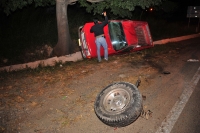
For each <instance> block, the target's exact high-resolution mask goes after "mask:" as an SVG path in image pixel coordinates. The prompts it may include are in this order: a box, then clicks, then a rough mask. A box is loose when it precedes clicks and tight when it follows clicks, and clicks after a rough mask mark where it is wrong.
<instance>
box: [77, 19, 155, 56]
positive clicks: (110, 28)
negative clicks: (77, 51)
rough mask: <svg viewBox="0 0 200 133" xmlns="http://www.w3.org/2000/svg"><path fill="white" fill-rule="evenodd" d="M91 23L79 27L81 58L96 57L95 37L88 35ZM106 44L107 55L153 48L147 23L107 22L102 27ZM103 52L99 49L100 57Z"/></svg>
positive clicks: (128, 21)
mask: <svg viewBox="0 0 200 133" xmlns="http://www.w3.org/2000/svg"><path fill="white" fill-rule="evenodd" d="M93 25H94V23H93V22H89V23H86V24H85V25H84V26H81V27H79V30H78V34H79V46H80V47H81V52H82V56H83V58H94V57H97V50H96V44H95V37H94V34H93V33H90V28H91V27H92V26H93ZM104 33H105V34H104V36H105V38H106V41H107V44H108V55H113V54H120V53H124V52H133V51H138V50H142V49H146V48H150V47H153V46H154V45H153V40H152V37H151V33H150V30H149V26H148V23H147V22H144V21H133V20H109V22H108V24H107V25H106V26H105V27H104ZM103 54H104V51H103V48H101V56H103Z"/></svg>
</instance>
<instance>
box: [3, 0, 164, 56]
mask: <svg viewBox="0 0 200 133" xmlns="http://www.w3.org/2000/svg"><path fill="white" fill-rule="evenodd" d="M76 2H79V3H80V4H81V6H82V7H86V11H87V12H92V11H93V13H94V14H101V13H102V11H104V10H107V9H109V10H110V11H111V13H113V14H114V15H119V16H121V17H125V16H128V17H131V12H130V11H133V10H134V9H135V7H136V6H141V7H142V8H143V9H145V8H146V7H150V6H152V5H159V4H160V3H161V2H162V0H148V1H147V0H1V1H0V5H1V6H0V7H2V8H3V10H4V12H5V13H6V14H7V15H9V14H10V13H11V12H13V11H15V10H17V9H22V8H23V7H25V6H27V5H31V4H35V6H36V7H37V6H50V5H55V4H56V16H57V29H58V42H57V44H56V46H55V47H54V49H53V52H52V55H53V56H62V55H67V54H71V53H72V52H73V45H74V44H73V42H72V40H71V37H70V34H69V25H68V17H67V7H68V5H71V4H76Z"/></svg>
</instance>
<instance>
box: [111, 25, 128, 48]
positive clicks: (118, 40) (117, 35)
mask: <svg viewBox="0 0 200 133" xmlns="http://www.w3.org/2000/svg"><path fill="white" fill-rule="evenodd" d="M108 28H109V34H110V39H111V43H112V46H113V48H114V49H115V50H116V51H117V50H121V49H123V48H125V47H126V46H127V42H126V38H125V35H124V31H123V27H122V24H121V22H109V23H108Z"/></svg>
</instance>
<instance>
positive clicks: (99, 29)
mask: <svg viewBox="0 0 200 133" xmlns="http://www.w3.org/2000/svg"><path fill="white" fill-rule="evenodd" d="M103 15H104V17H105V20H104V21H103V22H102V23H99V21H98V20H97V19H94V20H93V21H94V26H92V27H91V29H90V32H91V33H94V35H95V38H96V39H95V43H96V46H97V56H98V62H101V55H100V50H101V46H103V48H104V59H105V60H106V61H108V45H107V43H106V39H105V36H104V31H103V28H104V26H106V25H107V24H108V17H107V15H106V12H103Z"/></svg>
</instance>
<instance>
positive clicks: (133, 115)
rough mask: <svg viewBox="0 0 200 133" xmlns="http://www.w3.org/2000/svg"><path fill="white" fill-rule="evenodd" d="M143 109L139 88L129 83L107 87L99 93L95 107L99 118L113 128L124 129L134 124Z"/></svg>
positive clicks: (119, 83)
mask: <svg viewBox="0 0 200 133" xmlns="http://www.w3.org/2000/svg"><path fill="white" fill-rule="evenodd" d="M142 109H143V108H142V96H141V94H140V93H139V90H138V88H137V87H136V86H135V85H133V84H130V83H127V82H118V83H114V84H111V85H109V86H107V87H106V88H105V89H103V90H102V91H101V92H100V93H99V95H98V96H97V98H96V101H95V105H94V111H95V113H96V115H97V117H98V118H99V119H100V120H101V121H102V122H103V123H105V124H106V125H109V126H112V127H124V126H127V125H129V124H131V123H133V122H134V121H135V120H136V119H137V118H138V117H139V116H140V114H141V112H142Z"/></svg>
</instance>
